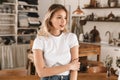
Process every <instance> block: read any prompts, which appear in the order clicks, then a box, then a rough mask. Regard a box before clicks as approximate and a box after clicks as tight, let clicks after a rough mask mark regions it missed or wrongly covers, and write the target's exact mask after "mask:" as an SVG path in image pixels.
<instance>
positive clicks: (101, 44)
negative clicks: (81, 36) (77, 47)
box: [79, 42, 120, 49]
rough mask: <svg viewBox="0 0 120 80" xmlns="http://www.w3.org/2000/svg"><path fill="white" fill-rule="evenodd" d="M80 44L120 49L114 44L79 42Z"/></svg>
mask: <svg viewBox="0 0 120 80" xmlns="http://www.w3.org/2000/svg"><path fill="white" fill-rule="evenodd" d="M79 43H85V44H92V45H100V46H106V47H107V46H109V47H116V48H119V49H120V46H117V45H113V44H108V43H106V42H101V43H93V42H79Z"/></svg>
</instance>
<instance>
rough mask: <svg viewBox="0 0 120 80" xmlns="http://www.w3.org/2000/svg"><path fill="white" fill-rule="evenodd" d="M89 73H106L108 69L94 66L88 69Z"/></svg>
mask: <svg viewBox="0 0 120 80" xmlns="http://www.w3.org/2000/svg"><path fill="white" fill-rule="evenodd" d="M87 72H88V73H105V72H107V69H106V68H105V67H104V66H93V67H89V68H88V69H87Z"/></svg>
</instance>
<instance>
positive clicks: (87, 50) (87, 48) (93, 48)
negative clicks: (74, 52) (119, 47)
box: [79, 43, 101, 61]
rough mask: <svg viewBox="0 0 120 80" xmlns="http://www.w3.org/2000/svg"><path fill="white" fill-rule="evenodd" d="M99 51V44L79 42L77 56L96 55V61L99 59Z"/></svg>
mask: <svg viewBox="0 0 120 80" xmlns="http://www.w3.org/2000/svg"><path fill="white" fill-rule="evenodd" d="M100 51H101V47H100V45H93V44H87V43H80V47H79V57H84V56H89V55H97V61H100Z"/></svg>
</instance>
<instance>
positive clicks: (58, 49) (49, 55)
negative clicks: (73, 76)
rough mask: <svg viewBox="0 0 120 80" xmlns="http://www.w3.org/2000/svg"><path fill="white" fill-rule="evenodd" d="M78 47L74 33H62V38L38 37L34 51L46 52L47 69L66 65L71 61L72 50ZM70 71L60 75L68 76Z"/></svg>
mask: <svg viewBox="0 0 120 80" xmlns="http://www.w3.org/2000/svg"><path fill="white" fill-rule="evenodd" d="M76 45H78V40H77V36H76V35H75V34H73V33H62V34H61V35H60V36H57V37H56V36H53V35H51V36H50V37H44V36H38V37H36V39H35V40H34V44H33V48H32V49H40V50H42V51H43V52H44V59H45V64H46V66H47V67H52V66H59V65H65V64H68V63H70V61H71V53H70V48H72V47H74V46H76ZM68 74H69V71H66V72H63V73H61V74H58V75H68Z"/></svg>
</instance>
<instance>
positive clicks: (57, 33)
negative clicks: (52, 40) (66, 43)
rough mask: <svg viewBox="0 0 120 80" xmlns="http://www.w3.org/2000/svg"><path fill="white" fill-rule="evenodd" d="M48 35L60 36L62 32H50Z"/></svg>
mask: <svg viewBox="0 0 120 80" xmlns="http://www.w3.org/2000/svg"><path fill="white" fill-rule="evenodd" d="M50 33H51V34H52V35H53V36H59V35H61V33H62V31H50Z"/></svg>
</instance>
